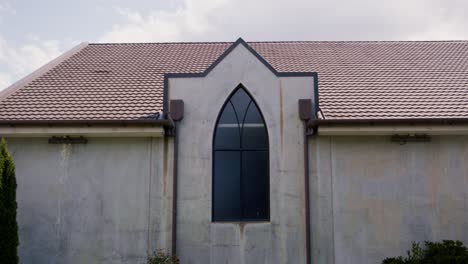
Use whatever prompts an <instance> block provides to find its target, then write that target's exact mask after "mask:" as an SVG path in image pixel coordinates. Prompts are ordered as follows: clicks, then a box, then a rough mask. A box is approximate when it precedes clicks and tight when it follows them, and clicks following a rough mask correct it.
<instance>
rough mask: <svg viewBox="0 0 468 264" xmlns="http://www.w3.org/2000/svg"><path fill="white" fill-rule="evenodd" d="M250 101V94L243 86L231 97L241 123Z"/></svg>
mask: <svg viewBox="0 0 468 264" xmlns="http://www.w3.org/2000/svg"><path fill="white" fill-rule="evenodd" d="M250 101H252V99H250V96H249V95H248V94H247V93H246V92H245V90H244V89H242V88H239V89H237V91H236V92H235V93H234V94H233V95H232V97H231V102H232V105H233V106H234V109H235V110H236V113H237V117H238V118H239V122H240V123H242V120H243V119H244V115H245V111H246V110H247V107H248V106H249V103H250Z"/></svg>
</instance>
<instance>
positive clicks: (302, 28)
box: [99, 0, 468, 42]
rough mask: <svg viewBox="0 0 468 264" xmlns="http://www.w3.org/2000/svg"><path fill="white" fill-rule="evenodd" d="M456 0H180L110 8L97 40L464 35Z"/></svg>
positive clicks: (463, 4) (466, 3)
mask: <svg viewBox="0 0 468 264" xmlns="http://www.w3.org/2000/svg"><path fill="white" fill-rule="evenodd" d="M467 8H468V1H462V0H413V1H407V0H392V1H375V0H349V1H343V0H328V1H314V0H288V1H274V0H255V1H252V0H202V1H200V0H184V1H183V2H182V4H181V5H180V6H179V7H178V8H177V9H175V10H173V11H149V12H147V13H143V12H137V11H135V10H132V9H122V8H116V9H115V10H116V11H117V12H118V13H119V14H120V16H121V17H122V19H123V21H122V22H121V23H117V24H115V25H114V26H113V28H112V30H111V31H110V32H108V33H106V34H104V36H103V37H102V38H101V39H100V40H99V41H100V42H152V41H199V40H203V41H216V40H228V41H232V40H235V39H236V38H237V37H239V36H241V37H244V38H245V39H246V40H432V39H446V38H449V39H466V38H468V32H467V31H466V30H464V29H463V26H464V25H466V24H467V22H468V19H467V18H466V16H464V14H463V10H466V9H467Z"/></svg>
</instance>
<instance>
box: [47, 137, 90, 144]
mask: <svg viewBox="0 0 468 264" xmlns="http://www.w3.org/2000/svg"><path fill="white" fill-rule="evenodd" d="M86 143H88V139H87V138H85V137H83V136H79V137H70V136H61V137H57V136H54V137H51V138H49V144H86Z"/></svg>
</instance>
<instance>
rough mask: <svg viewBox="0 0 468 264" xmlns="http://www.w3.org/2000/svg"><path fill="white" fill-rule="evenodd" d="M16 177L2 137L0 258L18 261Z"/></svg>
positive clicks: (11, 262)
mask: <svg viewBox="0 0 468 264" xmlns="http://www.w3.org/2000/svg"><path fill="white" fill-rule="evenodd" d="M16 208H17V204H16V177H15V166H14V164H13V159H12V158H11V156H10V153H8V150H7V146H6V142H5V140H4V139H2V140H1V141H0V260H1V263H3V264H16V263H18V244H19V239H18V224H17V222H16Z"/></svg>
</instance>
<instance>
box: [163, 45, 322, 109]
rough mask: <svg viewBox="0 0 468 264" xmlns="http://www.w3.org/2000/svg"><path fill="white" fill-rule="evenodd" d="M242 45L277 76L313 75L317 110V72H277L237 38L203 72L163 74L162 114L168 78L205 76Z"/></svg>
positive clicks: (165, 102) (165, 105)
mask: <svg viewBox="0 0 468 264" xmlns="http://www.w3.org/2000/svg"><path fill="white" fill-rule="evenodd" d="M239 45H242V46H244V47H245V48H246V49H247V50H248V51H250V53H252V54H253V55H254V56H255V57H256V58H257V59H258V60H259V61H260V62H261V63H262V64H263V65H265V67H267V68H268V69H269V70H270V71H271V72H272V73H273V74H275V75H276V76H277V77H303V76H311V77H314V87H313V89H314V97H315V98H314V99H315V100H314V106H315V107H314V113H318V112H319V109H320V107H319V100H318V98H319V97H318V96H319V95H318V74H317V72H279V71H277V70H276V69H275V68H273V66H271V64H270V63H268V61H266V60H265V59H264V58H263V57H262V56H261V55H260V54H258V52H257V51H256V50H255V49H253V48H252V47H251V46H250V45H249V44H247V42H245V41H244V40H243V39H242V38H238V39H237V40H236V41H235V42H234V43H233V44H232V45H231V46H230V47H229V48H227V49H226V50H225V51H224V52H223V54H221V55H220V56H219V57H218V58H217V59H216V60H215V61H214V62H213V63H212V64H211V65H210V66H209V67H208V68H207V69H206V70H205V71H204V72H201V73H166V74H164V101H163V114H164V115H165V114H166V113H167V110H168V109H167V105H168V101H169V98H168V95H169V93H168V89H169V79H170V78H203V77H206V76H207V75H208V74H209V73H210V72H211V71H212V70H213V69H214V68H216V66H218V64H219V63H220V62H221V61H222V60H224V58H226V57H227V56H228V55H229V54H230V53H231V52H232V51H233V50H234V49H235V48H236V47H237V46H239Z"/></svg>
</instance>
